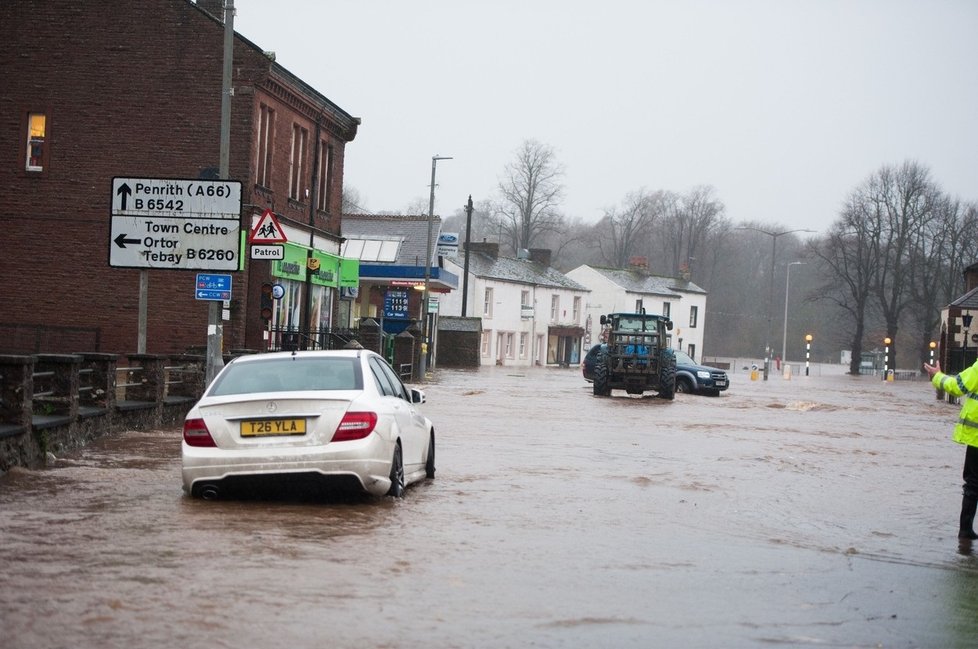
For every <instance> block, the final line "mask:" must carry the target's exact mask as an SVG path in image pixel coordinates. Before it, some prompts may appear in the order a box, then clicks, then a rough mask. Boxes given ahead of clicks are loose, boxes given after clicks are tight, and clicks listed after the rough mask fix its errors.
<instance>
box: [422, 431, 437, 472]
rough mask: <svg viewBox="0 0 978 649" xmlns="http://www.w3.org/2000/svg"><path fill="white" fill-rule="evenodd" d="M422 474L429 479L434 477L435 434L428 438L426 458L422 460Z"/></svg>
mask: <svg viewBox="0 0 978 649" xmlns="http://www.w3.org/2000/svg"><path fill="white" fill-rule="evenodd" d="M424 476H425V477H426V478H428V479H429V480H432V479H434V477H435V434H434V433H431V439H429V440H428V458H427V459H426V460H425V461H424Z"/></svg>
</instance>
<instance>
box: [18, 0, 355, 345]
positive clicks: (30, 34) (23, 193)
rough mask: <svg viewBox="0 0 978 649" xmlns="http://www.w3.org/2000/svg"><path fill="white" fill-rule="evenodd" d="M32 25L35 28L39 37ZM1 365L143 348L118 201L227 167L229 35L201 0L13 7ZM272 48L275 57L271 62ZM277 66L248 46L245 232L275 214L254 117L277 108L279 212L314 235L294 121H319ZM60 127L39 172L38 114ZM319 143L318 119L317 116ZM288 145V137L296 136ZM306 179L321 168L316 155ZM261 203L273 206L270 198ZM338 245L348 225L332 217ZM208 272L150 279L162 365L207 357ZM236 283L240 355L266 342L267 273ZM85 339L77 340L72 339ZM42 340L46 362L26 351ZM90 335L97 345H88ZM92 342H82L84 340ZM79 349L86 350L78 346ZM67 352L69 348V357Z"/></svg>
mask: <svg viewBox="0 0 978 649" xmlns="http://www.w3.org/2000/svg"><path fill="white" fill-rule="evenodd" d="M25 26H29V29H28V28H25ZM0 37H2V44H0V70H3V91H2V92H0V187H2V190H0V237H2V244H3V254H2V255H0V277H2V278H3V279H4V286H5V295H6V297H7V298H8V299H7V300H5V304H4V308H3V309H2V310H0V353H3V352H6V353H34V352H37V351H44V352H74V351H96V349H93V348H90V349H78V347H77V345H78V344H79V339H80V340H82V341H83V342H87V341H89V340H91V341H92V343H91V344H94V345H97V346H98V351H106V352H112V353H126V352H131V351H134V350H135V349H136V345H137V324H138V299H139V275H140V270H138V269H128V268H127V269H123V268H111V267H109V265H108V259H109V245H110V241H109V239H110V193H111V181H112V178H113V177H114V176H129V177H150V178H167V177H174V178H197V177H200V176H201V174H203V173H205V172H206V170H208V169H217V167H218V166H219V158H220V107H221V76H222V67H223V26H222V25H221V24H220V22H219V21H217V20H215V19H214V18H212V17H211V16H209V15H207V14H205V13H204V12H202V11H200V10H199V9H198V8H196V7H195V6H194V5H193V4H191V3H189V2H187V1H186V0H130V1H127V2H124V3H109V2H77V1H75V0H47V1H45V2H26V1H23V2H3V3H0ZM269 49H271V48H269ZM271 68H272V63H271V61H270V60H269V59H267V58H266V57H265V56H264V55H263V54H262V52H261V51H260V50H258V49H257V48H256V47H255V46H253V45H250V44H248V43H247V42H245V41H242V40H241V39H238V40H237V41H236V45H235V61H234V81H233V83H234V86H235V95H234V98H233V100H232V127H231V133H232V134H231V150H230V153H231V170H230V171H231V173H230V175H231V177H232V178H234V179H239V180H242V181H243V182H242V189H243V191H242V198H243V200H242V202H243V203H244V204H245V205H246V207H244V208H243V210H242V211H243V215H244V216H243V224H244V225H243V227H244V228H247V227H248V226H249V225H250V217H251V213H252V212H253V211H255V210H257V211H258V212H259V213H260V211H261V210H263V209H264V207H265V204H264V202H262V203H259V200H258V198H259V197H258V196H257V195H256V194H255V193H254V190H253V178H254V174H253V171H252V161H253V159H254V155H255V149H254V142H255V132H256V129H257V125H256V123H255V122H256V120H255V112H256V110H257V106H258V104H259V103H260V101H262V98H263V97H269V98H271V99H270V100H271V101H277V102H279V103H280V104H281V110H279V111H278V112H277V117H278V118H279V120H280V121H282V122H283V124H282V125H280V126H279V128H278V129H277V134H278V137H277V139H276V146H277V147H278V150H277V154H276V155H277V158H276V161H275V162H274V163H273V181H272V188H271V189H272V200H273V202H274V209H275V210H276V212H278V213H280V214H281V215H282V216H283V217H285V218H288V219H293V220H295V221H296V222H298V223H302V224H308V223H309V219H310V213H309V208H308V204H306V205H302V204H295V205H291V206H290V205H289V204H288V201H287V198H286V197H287V194H288V175H287V174H288V158H289V156H288V151H287V150H284V149H287V148H288V147H289V145H290V140H289V136H290V134H291V121H292V117H291V115H292V114H298V113H300V112H306V113H308V112H309V110H308V108H306V107H305V106H304V105H303V104H302V103H301V102H297V101H295V100H294V99H293V100H292V101H291V103H285V101H283V100H282V99H281V98H279V97H278V96H277V95H276V96H273V95H272V94H271V93H272V90H273V89H274V88H279V95H282V94H283V92H282V91H281V89H282V88H284V95H288V93H290V92H295V91H296V90H297V89H298V90H299V91H301V90H302V89H301V88H297V87H295V84H293V86H292V87H289V83H288V79H286V83H284V84H283V83H278V84H276V83H273V82H272V81H271V80H270V79H271V77H272V76H274V75H272V74H271V72H270V71H271ZM32 111H36V112H44V113H45V114H46V115H47V119H48V123H47V138H46V140H47V142H46V146H47V147H48V152H49V157H48V160H47V164H46V167H45V169H44V171H43V172H40V173H37V172H27V171H26V170H25V168H24V167H25V157H26V116H27V113H28V112H32ZM300 119H304V120H305V122H306V124H307V128H309V130H310V139H311V140H312V139H313V138H314V133H315V128H314V123H313V121H312V120H311V119H310V118H309V117H308V116H306V117H303V118H300ZM283 134H284V137H283ZM333 137H334V141H335V145H334V150H335V151H336V160H335V164H336V169H337V173H335V174H334V179H333V180H334V189H333V202H334V205H335V207H334V208H333V213H335V214H337V215H338V214H339V213H340V208H339V205H340V200H341V194H342V191H341V187H342V161H343V147H344V145H345V142H346V141H348V140H350V139H352V135H348V137H346V138H345V139H344V137H342V136H340V135H335V134H334V136H333ZM307 168H308V169H309V170H310V173H311V169H312V147H310V151H309V160H308V161H307ZM261 198H265V196H262V197H261ZM316 219H317V221H316V222H317V225H318V226H319V227H323V228H329V229H330V230H331V231H334V232H336V233H338V232H339V221H338V220H336V221H335V223H334V222H330V221H329V220H327V219H326V218H325V215H317V216H316ZM196 272H197V271H190V270H182V271H164V270H150V271H148V276H149V303H148V325H147V326H148V329H147V352H149V353H163V354H169V353H179V352H182V351H184V350H186V349H187V348H188V347H191V346H199V345H205V344H206V333H207V320H208V303H207V302H204V301H198V300H195V299H194V292H193V287H194V278H195V274H196ZM256 274H257V275H258V276H259V277H267V272H266V269H264V268H257V269H253V271H252V272H248V273H237V274H235V276H234V277H235V280H234V282H235V286H234V294H233V298H234V301H233V304H232V321H231V322H230V323H225V328H224V337H225V349H234V348H236V347H243V346H245V343H246V338H247V335H246V330H249V329H255V328H260V326H261V323H260V321H259V318H258V309H257V308H250V306H249V301H250V300H251V298H252V296H253V295H256V293H255V291H254V290H249V287H248V284H249V281H250V280H251V277H252V276H254V275H256ZM59 327H60V328H61V329H60V331H62V332H65V331H67V329H65V327H71V328H73V329H71V331H73V332H75V333H74V334H73V335H71V336H68V335H59V334H58V333H57V332H58V331H59V329H58V328H59ZM38 331H41V332H47V334H46V335H44V336H43V338H44V340H45V341H46V342H45V343H44V344H45V345H51V347H46V348H45V349H33V348H31V349H25V348H24V346H25V345H27V344H33V343H31V342H29V341H36V340H37V336H36V335H35V334H36V332H38ZM78 332H88V333H85V334H78ZM75 334H77V335H75ZM79 336H80V338H79ZM62 344H63V345H64V346H63V347H62V346H61V345H62Z"/></svg>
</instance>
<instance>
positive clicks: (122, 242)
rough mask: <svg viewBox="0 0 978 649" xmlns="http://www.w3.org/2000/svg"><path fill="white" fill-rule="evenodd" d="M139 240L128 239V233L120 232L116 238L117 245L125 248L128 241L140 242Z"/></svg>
mask: <svg viewBox="0 0 978 649" xmlns="http://www.w3.org/2000/svg"><path fill="white" fill-rule="evenodd" d="M122 209H126V208H124V207H123V208H122ZM139 242H140V241H139V239H127V238H126V235H124V234H120V235H119V236H117V237H116V238H115V245H117V246H119V247H120V248H125V247H126V244H127V243H139Z"/></svg>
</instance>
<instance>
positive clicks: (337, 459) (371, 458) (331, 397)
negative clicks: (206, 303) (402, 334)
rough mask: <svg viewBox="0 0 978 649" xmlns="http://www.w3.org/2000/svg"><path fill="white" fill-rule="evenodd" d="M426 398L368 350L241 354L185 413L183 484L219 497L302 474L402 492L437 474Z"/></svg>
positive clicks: (372, 490)
mask: <svg viewBox="0 0 978 649" xmlns="http://www.w3.org/2000/svg"><path fill="white" fill-rule="evenodd" d="M424 402H425V395H424V392H422V391H421V390H418V389H408V388H406V387H405V386H404V383H402V381H401V379H400V378H399V377H398V375H397V373H396V372H394V370H393V369H392V368H391V366H390V365H389V364H388V363H387V361H385V360H384V359H383V357H381V356H380V355H378V354H376V353H374V352H372V351H369V350H366V349H350V350H336V351H298V352H275V353H267V354H255V355H251V356H242V357H239V358H236V359H234V360H233V361H231V362H230V363H228V364H227V365H226V366H225V367H224V369H223V370H221V372H220V373H219V374H218V375H217V376H216V377H215V378H214V381H213V382H212V383H211V384H210V386H208V388H207V390H206V391H205V392H204V395H203V396H202V397H201V399H200V401H198V402H197V403H196V405H194V407H193V408H191V410H190V411H189V412H188V413H187V417H186V419H185V421H184V425H183V451H182V454H183V488H184V491H186V492H187V493H188V494H190V495H191V496H194V497H200V498H205V499H214V498H219V497H221V496H222V495H224V494H225V493H226V492H230V493H233V492H235V491H237V490H238V488H247V489H249V490H252V491H253V490H254V489H255V488H256V486H257V488H258V489H261V488H262V485H268V486H272V485H274V484H276V483H283V482H285V483H288V482H292V483H295V482H297V481H298V482H302V483H315V484H316V485H319V486H324V487H325V488H326V489H327V490H330V489H333V488H334V487H338V488H346V489H348V488H350V487H352V488H354V489H356V490H360V491H365V492H367V493H369V494H373V495H376V496H383V495H385V494H386V495H390V496H393V497H395V498H400V497H401V496H403V495H404V488H405V486H406V485H409V484H411V483H413V482H417V481H419V480H423V479H425V478H428V479H430V478H434V477H435V431H434V427H433V426H432V423H431V420H429V419H428V418H427V417H425V416H424V415H423V414H422V413H421V412H420V410H419V409H418V407H419V405H420V404H422V403H424Z"/></svg>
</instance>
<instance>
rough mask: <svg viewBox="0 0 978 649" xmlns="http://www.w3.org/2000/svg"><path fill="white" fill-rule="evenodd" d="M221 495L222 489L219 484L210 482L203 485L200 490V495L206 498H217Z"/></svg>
mask: <svg viewBox="0 0 978 649" xmlns="http://www.w3.org/2000/svg"><path fill="white" fill-rule="evenodd" d="M220 495H221V491H220V489H218V488H217V486H215V485H212V484H209V485H207V486H205V487H202V488H201V490H200V497H201V498H203V499H204V500H217V499H218V498H219V497H220Z"/></svg>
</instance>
